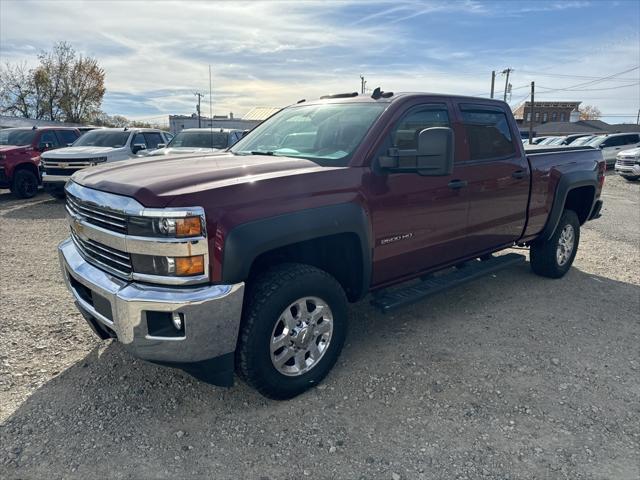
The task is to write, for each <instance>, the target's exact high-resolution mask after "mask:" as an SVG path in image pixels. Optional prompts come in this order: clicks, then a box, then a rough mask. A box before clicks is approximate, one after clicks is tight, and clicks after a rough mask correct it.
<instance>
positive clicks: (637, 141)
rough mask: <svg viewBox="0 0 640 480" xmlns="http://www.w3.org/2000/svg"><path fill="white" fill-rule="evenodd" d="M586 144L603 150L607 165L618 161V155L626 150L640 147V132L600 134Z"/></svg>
mask: <svg viewBox="0 0 640 480" xmlns="http://www.w3.org/2000/svg"><path fill="white" fill-rule="evenodd" d="M585 145H587V146H590V147H593V148H599V149H600V150H602V156H603V157H604V160H605V162H607V166H608V167H609V166H613V165H615V163H616V155H618V153H619V152H622V151H625V150H631V149H633V148H637V147H640V133H613V134H611V135H600V136H598V137H596V138H594V139H592V140H590V141H589V142H587V143H585Z"/></svg>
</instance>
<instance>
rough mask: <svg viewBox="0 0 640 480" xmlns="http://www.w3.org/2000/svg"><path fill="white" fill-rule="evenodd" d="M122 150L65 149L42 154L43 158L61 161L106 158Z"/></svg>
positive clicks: (107, 148)
mask: <svg viewBox="0 0 640 480" xmlns="http://www.w3.org/2000/svg"><path fill="white" fill-rule="evenodd" d="M119 150H120V148H111V147H65V148H58V149H57V150H51V151H49V152H45V153H43V154H42V158H45V159H47V158H49V159H51V160H53V159H61V158H88V157H104V156H105V155H108V154H109V153H112V152H116V151H119Z"/></svg>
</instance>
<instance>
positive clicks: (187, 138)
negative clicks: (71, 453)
mask: <svg viewBox="0 0 640 480" xmlns="http://www.w3.org/2000/svg"><path fill="white" fill-rule="evenodd" d="M228 145H229V134H228V133H225V132H215V131H214V132H211V131H209V130H207V131H201V132H184V131H183V132H180V133H178V134H177V135H176V136H175V137H173V140H171V142H169V145H167V146H168V147H169V148H180V147H189V148H227V146H228Z"/></svg>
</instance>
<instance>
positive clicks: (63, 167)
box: [0, 127, 245, 198]
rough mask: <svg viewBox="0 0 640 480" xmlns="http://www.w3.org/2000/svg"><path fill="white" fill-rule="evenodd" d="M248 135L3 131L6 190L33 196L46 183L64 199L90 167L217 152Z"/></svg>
mask: <svg viewBox="0 0 640 480" xmlns="http://www.w3.org/2000/svg"><path fill="white" fill-rule="evenodd" d="M85 132H86V133H85ZM244 133H245V132H244V131H243V130H235V129H210V128H207V129H205V128H200V129H198V128H192V129H186V130H183V131H181V132H180V133H178V134H177V135H176V136H175V137H174V136H173V135H172V134H170V133H168V132H164V131H162V130H158V129H153V128H99V129H87V128H84V127H83V128H82V129H77V128H58V127H39V128H36V127H33V128H10V129H5V130H0V188H9V189H11V191H12V192H13V193H14V194H15V195H16V196H17V197H19V198H30V197H33V196H34V195H35V194H36V193H37V191H38V186H39V185H40V184H41V183H42V185H43V186H44V188H45V190H46V191H47V192H49V193H50V194H51V195H53V196H54V197H57V198H62V197H64V185H65V183H66V182H67V180H69V178H71V175H73V174H74V173H75V172H77V171H79V170H82V169H84V168H87V167H91V166H94V165H98V164H101V163H105V162H115V161H120V160H127V159H132V158H138V157H143V156H160V155H168V154H189V153H207V152H216V151H218V150H222V149H226V148H228V147H230V146H232V145H233V144H235V143H236V142H237V141H238V140H239V139H241V138H242V136H243V135H244Z"/></svg>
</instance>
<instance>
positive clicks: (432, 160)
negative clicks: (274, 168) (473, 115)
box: [379, 127, 454, 176]
mask: <svg viewBox="0 0 640 480" xmlns="http://www.w3.org/2000/svg"><path fill="white" fill-rule="evenodd" d="M417 144H418V148H417V149H415V150H399V149H397V148H390V149H389V154H388V156H386V157H380V159H379V164H380V167H381V168H382V169H385V170H388V171H391V172H404V173H418V174H420V175H433V176H436V175H438V176H442V175H451V173H452V172H453V153H454V138H453V130H451V128H449V127H431V128H425V129H424V130H422V131H420V133H419V134H418V138H417Z"/></svg>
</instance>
